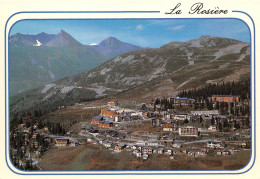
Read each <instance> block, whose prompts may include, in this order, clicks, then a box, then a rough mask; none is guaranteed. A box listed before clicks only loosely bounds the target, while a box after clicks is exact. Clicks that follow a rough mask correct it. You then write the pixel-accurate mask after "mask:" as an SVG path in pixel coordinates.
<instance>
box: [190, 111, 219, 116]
mask: <svg viewBox="0 0 260 179" xmlns="http://www.w3.org/2000/svg"><path fill="white" fill-rule="evenodd" d="M191 115H193V116H212V115H219V112H218V110H212V111H191Z"/></svg>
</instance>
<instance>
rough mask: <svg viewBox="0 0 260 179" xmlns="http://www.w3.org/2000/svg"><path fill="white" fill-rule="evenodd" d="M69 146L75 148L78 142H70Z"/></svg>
mask: <svg viewBox="0 0 260 179" xmlns="http://www.w3.org/2000/svg"><path fill="white" fill-rule="evenodd" d="M70 145H71V146H73V147H76V146H78V145H79V142H78V141H71V144H70Z"/></svg>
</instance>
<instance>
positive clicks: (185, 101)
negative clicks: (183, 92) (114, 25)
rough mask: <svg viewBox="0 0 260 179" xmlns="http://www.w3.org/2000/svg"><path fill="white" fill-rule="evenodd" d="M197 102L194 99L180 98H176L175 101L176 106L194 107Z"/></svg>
mask: <svg viewBox="0 0 260 179" xmlns="http://www.w3.org/2000/svg"><path fill="white" fill-rule="evenodd" d="M194 102H195V100H194V99H189V98H179V97H176V98H175V99H174V104H175V105H192V104H193V103H194Z"/></svg>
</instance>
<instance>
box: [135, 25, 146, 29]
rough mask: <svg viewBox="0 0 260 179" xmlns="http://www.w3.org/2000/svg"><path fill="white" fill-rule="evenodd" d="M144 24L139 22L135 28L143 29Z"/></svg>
mask: <svg viewBox="0 0 260 179" xmlns="http://www.w3.org/2000/svg"><path fill="white" fill-rule="evenodd" d="M143 29H144V26H143V25H142V24H139V25H137V26H136V30H143Z"/></svg>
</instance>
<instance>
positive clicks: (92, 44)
mask: <svg viewBox="0 0 260 179" xmlns="http://www.w3.org/2000/svg"><path fill="white" fill-rule="evenodd" d="M89 45H90V46H94V45H98V44H96V43H91V44H89Z"/></svg>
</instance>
